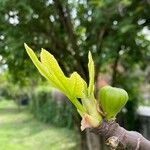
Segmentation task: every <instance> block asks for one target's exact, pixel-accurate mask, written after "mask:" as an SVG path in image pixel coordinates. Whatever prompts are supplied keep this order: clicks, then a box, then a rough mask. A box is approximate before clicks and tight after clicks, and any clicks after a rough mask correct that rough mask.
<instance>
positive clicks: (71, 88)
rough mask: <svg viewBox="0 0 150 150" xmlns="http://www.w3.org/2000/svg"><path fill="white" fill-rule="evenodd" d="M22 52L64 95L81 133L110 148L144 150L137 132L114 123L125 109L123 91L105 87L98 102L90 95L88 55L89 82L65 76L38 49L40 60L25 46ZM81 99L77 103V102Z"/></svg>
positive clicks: (146, 146) (149, 144) (91, 66)
mask: <svg viewBox="0 0 150 150" xmlns="http://www.w3.org/2000/svg"><path fill="white" fill-rule="evenodd" d="M25 49H26V51H27V53H28V55H29V57H30V58H31V60H32V61H33V63H34V65H35V66H36V67H37V69H38V70H39V72H40V73H41V75H42V76H43V77H45V78H46V79H47V80H48V81H49V83H50V84H51V86H53V87H54V88H57V89H59V90H60V91H61V92H62V93H63V94H65V95H66V96H67V97H68V99H69V100H70V102H71V103H72V104H73V105H74V106H75V107H76V109H77V111H78V113H79V114H80V116H81V118H82V120H81V130H82V131H83V130H85V129H86V128H90V129H91V130H92V131H93V132H95V133H96V134H101V135H102V136H104V137H105V138H106V139H107V142H106V144H107V145H109V146H110V147H111V149H116V148H118V147H122V148H128V149H135V150H148V149H150V141H148V140H146V139H145V138H144V137H143V136H142V135H140V134H139V133H137V132H133V131H127V130H125V129H124V128H122V127H120V126H119V125H118V124H117V123H116V122H115V119H116V116H117V114H118V113H119V112H120V111H121V109H122V108H123V107H124V106H125V104H126V102H127V100H128V93H127V92H126V91H125V90H124V89H120V88H116V87H111V86H109V85H105V86H104V87H102V88H100V89H99V92H98V99H97V100H96V99H95V96H94V76H95V69H94V61H93V58H92V54H91V52H89V55H88V60H89V62H88V70H89V83H88V84H87V83H86V82H85V81H84V79H83V78H82V77H81V76H80V75H79V74H78V73H77V72H73V73H72V74H71V75H70V76H69V77H67V76H66V75H65V74H64V73H63V71H62V70H61V68H60V66H59V64H58V62H57V60H56V59H55V57H54V56H53V55H52V54H50V53H49V52H48V51H46V50H45V49H42V51H41V54H40V60H39V59H38V58H37V56H36V55H35V53H34V51H33V50H32V49H31V48H30V47H28V46H27V45H26V44H25ZM78 99H81V102H80V101H79V100H78Z"/></svg>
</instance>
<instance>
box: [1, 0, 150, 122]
mask: <svg viewBox="0 0 150 150" xmlns="http://www.w3.org/2000/svg"><path fill="white" fill-rule="evenodd" d="M0 22H1V24H0V56H2V58H0V59H1V60H2V61H1V65H5V64H7V65H8V68H9V71H10V73H12V76H13V79H14V81H15V82H22V81H25V78H24V77H25V76H26V77H27V76H29V77H30V79H31V80H32V78H33V79H34V80H35V79H36V80H38V79H39V76H38V75H37V72H36V71H35V68H34V66H33V65H30V64H31V62H30V61H29V60H28V57H27V54H26V52H25V51H24V48H23V43H24V42H26V43H28V44H29V45H31V47H32V48H33V49H34V48H35V47H37V48H40V47H44V48H45V49H47V50H48V51H50V52H51V53H52V54H53V55H54V56H55V57H56V59H57V60H58V62H59V64H60V66H61V68H63V71H64V72H65V73H66V74H69V73H70V72H72V71H73V70H77V71H78V72H79V73H80V74H81V75H82V77H84V79H85V80H86V81H88V76H87V66H86V64H87V59H86V58H87V53H88V51H89V50H91V52H92V53H93V54H94V60H95V68H96V75H98V72H99V71H100V72H102V71H103V70H106V69H105V68H106V66H109V68H108V70H106V71H107V72H108V71H110V70H111V71H110V76H111V77H112V85H115V86H116V85H117V86H122V87H123V88H124V89H126V84H127V83H129V85H131V87H134V82H135V81H134V80H130V78H132V77H130V76H132V73H133V72H135V70H136V67H135V66H136V65H138V66H139V69H142V70H144V69H145V68H146V67H147V66H148V62H149V60H150V45H149V40H148V37H147V35H146V34H145V31H146V32H149V25H150V15H149V2H148V1H144V0H142V1H136V0H121V1H120V0H116V1H110V0H106V1H102V0H100V1H98V0H89V1H83V0H69V1H66V0H43V1H36V0H33V1H23V0H20V1H17V0H11V1H10V0H3V1H0ZM37 52H38V51H37ZM120 68H122V69H121V70H120ZM122 76H123V78H121V77H122ZM118 77H120V79H119V78H118ZM125 79H126V80H127V81H126V82H124V80H125ZM128 79H129V80H128ZM138 80H139V79H138ZM137 83H138V85H137V86H136V87H137V88H138V87H139V86H140V82H137ZM132 85H133V86H132ZM127 90H128V93H129V97H130V93H131V94H132V93H133V92H132V90H133V89H132V88H127ZM135 93H137V92H134V94H135ZM131 97H132V96H131ZM137 99H138V95H136V97H134V98H131V100H132V101H129V103H128V104H127V106H128V107H127V116H130V114H134V111H135V106H136V105H137V102H138V101H137ZM131 110H133V111H132V112H131ZM132 117H133V116H132ZM131 119H132V118H131ZM129 123H130V122H129Z"/></svg>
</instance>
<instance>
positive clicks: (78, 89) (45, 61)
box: [25, 44, 87, 112]
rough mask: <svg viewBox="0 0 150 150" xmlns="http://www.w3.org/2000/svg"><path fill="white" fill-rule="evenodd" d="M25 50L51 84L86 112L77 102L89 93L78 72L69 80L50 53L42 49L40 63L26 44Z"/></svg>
mask: <svg viewBox="0 0 150 150" xmlns="http://www.w3.org/2000/svg"><path fill="white" fill-rule="evenodd" d="M25 48H26V51H27V53H28V55H29V56H30V58H31V60H32V61H33V63H34V65H35V66H36V67H37V69H38V70H39V72H40V73H41V74H42V75H43V76H44V77H45V78H46V79H47V80H48V81H49V82H50V84H51V85H52V86H54V87H55V88H57V89H59V90H60V91H62V92H63V93H64V94H65V95H66V96H67V97H68V98H69V99H70V101H71V102H72V103H73V104H74V105H75V106H76V107H77V109H79V110H80V111H81V112H86V110H85V108H84V107H83V106H82V105H81V103H80V102H79V101H78V100H77V98H85V97H86V93H87V85H86V82H85V81H84V80H83V79H82V78H81V76H80V75H79V74H78V73H77V72H74V73H72V74H71V76H70V77H69V78H68V77H66V76H65V75H64V73H63V71H62V70H61V68H60V67H59V64H58V63H57V60H56V59H55V58H54V56H53V55H51V54H50V53H49V52H48V51H46V50H44V49H42V51H41V55H40V58H41V62H40V61H39V60H38V58H37V56H36V55H35V53H34V52H33V50H32V49H31V48H29V47H28V46H27V45H26V44H25Z"/></svg>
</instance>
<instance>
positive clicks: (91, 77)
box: [88, 51, 95, 97]
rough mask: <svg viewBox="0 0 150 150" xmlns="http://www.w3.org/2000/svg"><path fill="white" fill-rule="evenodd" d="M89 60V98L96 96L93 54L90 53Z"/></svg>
mask: <svg viewBox="0 0 150 150" xmlns="http://www.w3.org/2000/svg"><path fill="white" fill-rule="evenodd" d="M88 59H89V63H88V69H89V87H88V96H89V97H90V96H92V95H94V76H95V70H94V61H93V58H92V54H91V52H90V51H89V54H88Z"/></svg>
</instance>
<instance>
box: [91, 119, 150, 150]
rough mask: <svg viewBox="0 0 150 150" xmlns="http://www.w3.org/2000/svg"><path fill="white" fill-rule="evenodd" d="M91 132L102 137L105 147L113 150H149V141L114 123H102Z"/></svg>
mask: <svg viewBox="0 0 150 150" xmlns="http://www.w3.org/2000/svg"><path fill="white" fill-rule="evenodd" d="M91 131H92V132H94V133H95V134H99V135H101V136H103V137H104V138H105V140H106V145H108V146H110V148H111V149H114V150H115V149H117V148H121V149H129V150H149V149H150V141H148V140H147V139H146V138H144V137H143V136H142V135H141V134H140V133H138V132H135V131H127V130H126V129H124V128H123V127H120V126H119V124H118V123H116V122H115V121H111V122H106V121H103V122H102V123H101V124H100V125H99V126H98V127H97V128H93V129H91Z"/></svg>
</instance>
